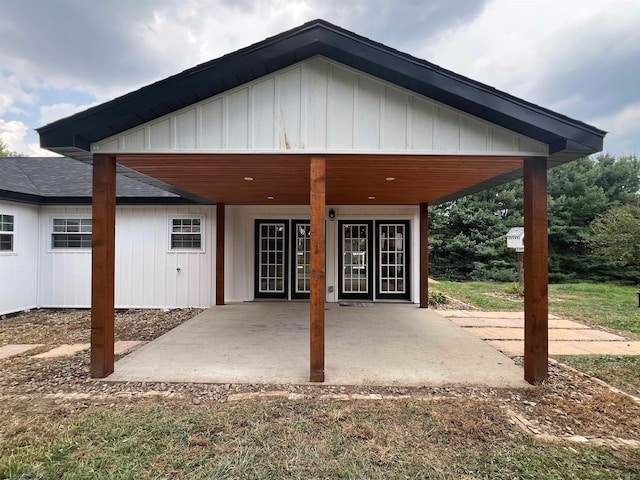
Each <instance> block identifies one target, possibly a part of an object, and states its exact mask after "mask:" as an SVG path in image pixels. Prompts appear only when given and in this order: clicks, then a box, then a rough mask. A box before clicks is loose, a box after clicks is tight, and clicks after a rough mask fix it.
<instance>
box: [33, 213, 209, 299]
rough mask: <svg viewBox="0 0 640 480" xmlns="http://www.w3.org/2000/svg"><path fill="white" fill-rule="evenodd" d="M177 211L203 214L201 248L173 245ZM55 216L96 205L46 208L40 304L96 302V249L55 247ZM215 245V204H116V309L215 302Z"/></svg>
mask: <svg viewBox="0 0 640 480" xmlns="http://www.w3.org/2000/svg"><path fill="white" fill-rule="evenodd" d="M172 216H179V217H189V216H194V217H202V218H204V233H203V235H204V237H203V242H204V243H203V248H202V250H201V251H171V250H170V248H169V241H170V240H169V219H170V218H171V217H172ZM54 217H55V218H79V217H82V218H90V217H91V208H90V207H84V206H82V207H66V206H65V207H42V214H41V216H40V238H41V242H40V247H39V249H40V272H41V273H40V282H39V298H38V305H39V306H40V307H46V308H51V307H54V308H62V307H64V308H87V307H89V306H90V305H91V251H90V249H69V250H65V249H52V248H51V224H52V219H53V218H54ZM214 245H215V209H214V207H211V206H195V207H191V206H190V207H182V206H180V207H165V206H162V207H150V206H131V207H126V206H119V207H117V209H116V272H115V273H116V274H115V290H116V292H115V305H116V308H138V307H142V308H146V307H149V308H162V307H168V308H172V307H209V306H211V304H212V299H214V298H215V292H214V291H213V289H214V288H215V279H214V278H213V275H214V271H215V269H214V267H213V265H215V246H214ZM178 267H179V268H180V270H178Z"/></svg>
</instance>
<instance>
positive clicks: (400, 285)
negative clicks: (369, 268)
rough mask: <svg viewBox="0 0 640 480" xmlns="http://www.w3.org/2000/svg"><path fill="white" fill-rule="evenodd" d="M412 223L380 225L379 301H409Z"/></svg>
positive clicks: (378, 250) (377, 223)
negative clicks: (410, 228) (410, 234)
mask: <svg viewBox="0 0 640 480" xmlns="http://www.w3.org/2000/svg"><path fill="white" fill-rule="evenodd" d="M408 233H409V222H408V221H395V222H392V221H381V222H376V246H377V265H376V269H377V274H376V298H386V299H402V300H409V298H410V296H409V272H408V268H407V267H408V264H407V262H408V259H409V236H408Z"/></svg>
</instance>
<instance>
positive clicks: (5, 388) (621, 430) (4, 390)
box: [0, 307, 640, 440]
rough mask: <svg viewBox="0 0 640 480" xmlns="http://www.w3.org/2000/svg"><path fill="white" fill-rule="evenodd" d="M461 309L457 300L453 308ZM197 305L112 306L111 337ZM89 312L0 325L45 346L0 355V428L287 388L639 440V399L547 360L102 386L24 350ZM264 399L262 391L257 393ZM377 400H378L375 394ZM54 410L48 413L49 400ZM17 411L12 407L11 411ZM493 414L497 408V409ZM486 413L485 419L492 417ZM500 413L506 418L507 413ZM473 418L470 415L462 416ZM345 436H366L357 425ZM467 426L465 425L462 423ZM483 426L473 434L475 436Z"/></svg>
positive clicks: (85, 365) (83, 361)
mask: <svg viewBox="0 0 640 480" xmlns="http://www.w3.org/2000/svg"><path fill="white" fill-rule="evenodd" d="M458 308H459V307H458ZM198 312H199V310H195V309H188V310H187V309H185V310H172V311H168V312H162V311H157V310H137V311H126V312H119V313H118V317H117V320H116V322H117V328H116V330H117V332H116V337H117V339H118V340H147V341H148V340H153V339H154V338H157V337H158V336H160V335H162V334H164V333H165V332H166V331H168V330H170V329H171V328H173V327H175V326H177V325H179V324H181V323H182V322H184V321H185V320H186V319H188V318H191V317H192V316H194V315H196V314H197V313H198ZM88 315H89V312H87V311H82V310H69V311H46V310H40V311H33V312H30V313H24V314H21V315H19V316H16V317H14V318H11V319H7V320H5V321H2V322H0V339H1V340H0V341H1V342H2V344H8V343H46V344H47V347H41V348H40V349H37V350H33V351H31V352H28V353H26V354H22V355H18V356H16V357H12V358H9V359H4V360H0V412H5V413H6V412H11V415H4V416H2V415H0V431H4V432H7V431H12V432H13V431H15V432H17V433H15V435H19V434H20V433H19V431H16V430H15V429H18V430H19V429H20V428H21V427H20V425H19V424H20V423H21V422H22V421H25V422H26V421H27V420H25V419H26V418H27V417H29V416H30V415H31V416H32V414H33V411H34V409H35V410H41V411H42V412H51V413H52V414H53V413H54V412H55V411H57V410H59V414H60V415H69V414H71V413H72V412H73V411H74V410H77V409H82V408H85V406H87V405H90V404H96V403H98V404H102V403H106V404H110V403H111V402H135V401H139V400H140V399H154V398H155V399H166V400H167V401H168V400H171V401H175V402H182V403H185V404H188V405H194V404H195V405H200V404H208V403H219V402H222V401H226V400H227V399H228V398H229V396H230V395H234V394H238V393H245V392H258V393H259V392H262V393H265V392H270V391H279V392H286V393H287V394H288V396H289V398H305V399H312V400H314V401H318V402H322V401H325V400H323V399H326V398H334V399H340V398H345V399H350V400H351V401H354V399H358V398H362V399H363V400H366V399H368V400H369V401H382V402H384V401H386V400H387V399H400V400H402V401H423V400H427V401H428V400H434V401H435V400H442V399H444V400H445V401H446V400H447V399H451V400H456V401H461V400H464V401H465V402H471V404H472V405H473V408H471V410H474V409H475V410H476V411H478V412H489V413H490V414H491V416H495V415H500V413H499V412H500V411H501V410H498V409H499V408H502V409H507V408H508V409H510V410H512V411H514V412H516V413H517V414H518V415H521V416H523V417H525V418H526V419H527V420H528V421H529V422H531V424H532V425H533V426H534V427H535V429H537V430H538V431H539V432H541V433H546V434H550V435H554V436H560V437H563V436H565V437H570V436H574V435H582V436H585V437H599V438H609V437H618V438H625V439H634V440H640V405H639V404H638V403H636V402H635V401H633V400H632V399H630V398H629V397H627V396H625V395H623V394H620V393H615V392H612V391H611V390H610V389H608V388H607V387H606V386H603V385H601V384H599V383H597V382H595V381H593V380H591V379H589V378H588V377H585V376H583V375H580V374H579V373H576V372H575V371H573V370H571V369H568V368H565V367H564V366H562V365H561V364H551V365H550V375H549V380H548V381H547V382H545V383H544V384H543V385H541V386H539V387H535V388H523V389H495V388H490V387H483V386H469V385H446V386H423V387H411V388H407V387H366V386H324V385H268V386H265V385H232V384H223V385H211V384H186V383H185V384H167V383H143V382H128V383H115V384H113V383H104V382H100V381H96V380H93V379H91V378H90V377H89V359H90V354H89V352H88V351H84V352H80V353H78V354H76V355H73V356H71V357H63V358H53V359H34V358H31V355H33V354H35V353H38V352H39V351H43V350H46V349H47V348H51V347H52V346H55V345H57V344H62V343H74V342H85V341H88V339H89V316H88ZM265 398H266V399H267V400H268V399H269V398H270V397H269V396H268V395H265ZM376 399H381V400H376ZM52 402H53V405H55V406H56V408H57V410H55V409H54V410H51V406H52ZM16 409H17V410H16ZM496 412H498V413H496ZM492 418H493V417H492ZM503 420H505V421H506V415H505V416H504V418H503ZM460 421H461V422H471V423H473V422H475V421H476V420H475V417H474V415H470V416H469V417H468V418H466V417H465V418H460ZM348 428H353V431H352V432H351V431H350V434H353V435H355V436H359V437H363V438H364V437H366V436H367V435H370V434H371V432H369V431H368V430H367V429H364V430H363V429H362V428H360V427H359V426H351V427H348ZM466 430H467V431H468V430H469V429H466ZM484 434H486V432H478V435H480V436H482V435H484Z"/></svg>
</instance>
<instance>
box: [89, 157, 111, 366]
mask: <svg viewBox="0 0 640 480" xmlns="http://www.w3.org/2000/svg"><path fill="white" fill-rule="evenodd" d="M92 219H93V233H92V238H91V249H92V252H91V253H92V255H91V262H92V265H91V376H92V377H94V378H104V377H106V376H108V375H110V374H112V373H113V364H114V341H115V339H114V324H115V307H114V296H115V293H114V292H115V280H114V276H115V244H116V159H115V157H110V156H108V155H94V156H93V203H92Z"/></svg>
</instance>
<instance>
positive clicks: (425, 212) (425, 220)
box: [420, 203, 429, 308]
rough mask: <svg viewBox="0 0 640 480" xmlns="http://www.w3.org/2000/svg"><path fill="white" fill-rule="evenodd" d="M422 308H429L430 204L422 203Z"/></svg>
mask: <svg viewBox="0 0 640 480" xmlns="http://www.w3.org/2000/svg"><path fill="white" fill-rule="evenodd" d="M420 308H429V204H428V203H421V204H420Z"/></svg>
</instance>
